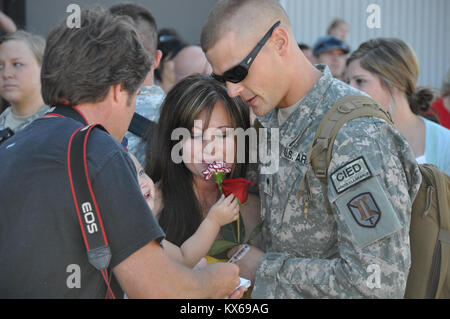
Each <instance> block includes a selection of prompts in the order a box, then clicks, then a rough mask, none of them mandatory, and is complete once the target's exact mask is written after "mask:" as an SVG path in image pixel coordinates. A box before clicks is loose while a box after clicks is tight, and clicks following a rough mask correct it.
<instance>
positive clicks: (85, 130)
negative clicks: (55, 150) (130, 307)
mask: <svg viewBox="0 0 450 319" xmlns="http://www.w3.org/2000/svg"><path fill="white" fill-rule="evenodd" d="M96 127H98V128H100V129H103V130H104V128H103V127H102V126H101V125H99V124H97V125H89V126H85V127H81V128H79V129H77V130H76V131H75V132H74V133H73V134H72V136H71V137H70V140H69V146H68V149H67V169H68V175H69V181H70V188H71V192H72V197H73V201H74V204H75V209H76V213H77V218H78V222H79V224H80V228H81V233H82V235H83V241H84V244H85V246H86V250H87V255H88V259H89V262H90V263H91V264H92V265H93V266H94V267H95V268H96V269H98V270H99V271H100V272H101V274H102V277H103V279H104V280H105V282H106V285H107V293H106V296H105V298H115V296H114V293H113V291H112V289H111V286H110V279H111V278H110V277H109V275H108V270H107V268H108V266H109V262H110V260H111V250H110V248H109V244H108V239H107V237H106V233H105V229H104V226H103V221H102V218H101V215H100V211H99V209H98V205H97V201H96V199H95V195H94V192H93V190H92V185H91V182H90V179H89V172H88V166H87V158H86V149H87V142H88V137H89V134H90V133H91V131H92V130H93V129H94V128H96Z"/></svg>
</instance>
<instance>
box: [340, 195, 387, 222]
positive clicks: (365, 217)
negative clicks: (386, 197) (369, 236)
mask: <svg viewBox="0 0 450 319" xmlns="http://www.w3.org/2000/svg"><path fill="white" fill-rule="evenodd" d="M347 207H348V209H349V210H350V213H351V214H352V216H353V218H354V219H355V221H356V222H357V223H358V225H360V226H362V227H368V228H374V227H375V226H376V225H377V223H378V222H379V220H380V218H381V212H380V209H379V208H378V205H377V203H376V202H375V199H374V198H373V196H372V194H371V193H362V194H359V195H358V196H356V197H354V198H353V199H352V200H350V202H348V203H347Z"/></svg>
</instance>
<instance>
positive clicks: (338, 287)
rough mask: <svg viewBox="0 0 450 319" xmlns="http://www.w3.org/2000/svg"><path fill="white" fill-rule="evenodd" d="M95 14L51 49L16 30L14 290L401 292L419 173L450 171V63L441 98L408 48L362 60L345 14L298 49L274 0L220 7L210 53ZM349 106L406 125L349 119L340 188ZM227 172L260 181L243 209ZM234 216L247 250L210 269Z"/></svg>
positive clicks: (9, 132) (3, 251)
mask: <svg viewBox="0 0 450 319" xmlns="http://www.w3.org/2000/svg"><path fill="white" fill-rule="evenodd" d="M1 18H2V16H0V19H1ZM81 21H82V23H81V26H80V28H68V27H67V25H66V21H65V20H64V21H62V22H61V23H60V24H58V25H57V26H55V28H54V29H53V30H52V31H51V32H50V34H49V35H48V37H47V39H43V38H42V37H40V36H37V35H33V34H31V33H29V32H26V31H23V30H16V29H15V28H9V29H7V28H4V29H5V34H4V35H2V37H1V38H0V82H1V83H0V95H1V97H2V98H3V99H4V100H5V101H7V107H6V108H4V109H2V110H1V114H0V132H1V135H0V162H1V163H2V168H1V170H0V188H1V189H2V191H1V192H0V216H1V217H2V223H1V225H0V286H1V287H2V289H1V290H0V297H2V298H104V297H108V298H109V297H115V298H123V297H128V298H226V297H229V298H242V297H243V295H244V293H245V292H246V291H247V287H241V286H239V283H240V277H241V278H246V279H249V280H250V282H251V288H250V290H249V292H248V293H247V294H246V295H245V296H246V297H250V296H251V298H403V297H404V294H405V287H406V284H407V278H408V272H409V269H410V266H411V254H410V246H409V224H410V220H411V209H412V203H413V202H414V199H415V197H416V195H417V193H418V190H419V186H420V183H421V174H420V170H419V167H418V164H422V163H431V164H434V165H436V166H437V167H438V168H439V169H440V170H441V171H443V172H445V173H446V174H450V151H449V150H450V147H449V146H450V130H449V128H450V72H449V73H448V75H447V78H446V79H444V80H443V86H442V89H441V92H440V94H436V93H435V92H434V91H433V90H431V89H429V88H419V87H417V81H418V75H419V74H418V72H419V67H418V61H417V58H416V56H415V53H414V51H413V48H412V47H411V46H410V45H409V44H408V43H406V42H405V41H403V40H401V39H398V38H376V39H370V40H368V41H366V42H364V43H362V44H361V45H360V46H359V47H358V48H356V50H354V51H351V49H350V47H349V46H348V45H347V44H346V42H345V41H346V36H347V34H348V33H349V31H350V26H349V24H348V23H347V22H345V21H343V20H341V19H336V20H335V21H333V22H332V23H331V25H330V27H329V28H328V30H327V35H325V36H323V37H320V38H319V39H318V40H317V42H316V43H315V44H314V46H313V47H312V48H311V47H309V46H307V45H306V44H301V43H300V44H299V43H297V41H296V38H295V35H294V31H293V29H292V27H291V22H290V20H289V18H288V16H287V14H286V12H285V11H284V9H283V7H282V6H281V5H280V4H279V3H278V1H276V0H220V1H217V3H216V4H215V5H214V7H213V9H212V10H211V11H210V13H209V15H208V17H207V19H206V21H205V22H204V24H203V27H202V31H201V35H200V39H201V40H200V45H194V44H190V43H188V42H186V41H185V40H183V39H182V37H181V36H180V35H179V34H178V33H177V32H176V30H173V29H161V30H158V27H157V24H156V21H155V18H154V17H153V15H152V13H151V11H150V10H149V9H147V8H144V7H142V6H140V5H138V4H129V3H127V4H117V5H114V6H112V7H110V8H107V9H105V8H96V9H89V10H84V11H82V13H81ZM2 25H3V24H0V26H2ZM353 95H365V96H370V97H371V98H372V99H373V100H374V101H376V102H377V103H378V104H379V105H380V106H381V108H382V109H383V110H384V111H385V112H386V113H387V114H389V116H390V117H391V118H392V121H393V124H394V125H390V124H389V123H387V122H386V121H384V120H382V119H379V118H375V117H372V116H366V117H361V118H357V119H354V120H352V121H351V122H349V123H347V124H345V125H344V126H343V127H342V128H341V129H340V130H339V132H338V134H337V135H336V140H335V142H334V146H333V152H332V156H331V161H330V164H329V167H328V173H327V174H325V176H324V178H326V179H327V181H329V183H328V187H327V188H326V187H324V185H323V183H322V181H321V180H320V178H319V177H318V176H316V174H315V172H314V171H313V170H312V169H311V164H310V159H311V156H312V153H314V152H313V151H311V150H312V142H313V140H314V136H315V132H316V130H317V128H318V126H319V123H320V122H321V120H322V118H323V117H324V115H325V114H326V113H327V111H328V110H329V109H330V108H331V107H332V106H333V105H335V104H336V102H338V101H340V100H341V99H343V98H345V97H348V96H353ZM136 123H139V124H140V125H142V127H143V128H142V127H141V129H137V128H136V125H137V124H136ZM97 124H98V125H97ZM93 125H96V126H93ZM86 127H90V129H89V130H88V129H86ZM252 128H253V129H255V128H256V129H259V130H261V129H264V131H265V133H266V135H264V136H261V134H260V135H259V144H258V146H259V145H262V144H261V143H263V142H264V141H269V140H273V138H274V136H275V137H278V140H277V141H276V147H275V146H274V145H271V147H270V148H269V149H267V148H266V150H267V151H269V152H272V153H274V152H275V150H278V152H275V156H276V163H277V164H278V165H277V169H276V171H274V172H271V173H270V174H267V173H265V172H267V170H265V169H266V168H267V166H270V165H272V164H273V163H268V162H262V161H259V162H258V163H252V162H250V161H248V158H249V154H250V153H251V152H252V146H253V145H249V144H250V143H244V146H243V148H244V153H245V154H246V156H245V159H246V160H245V161H239V160H238V157H239V156H238V153H239V151H240V148H242V145H241V144H240V143H239V141H237V139H236V136H235V135H234V134H233V132H236V130H242V131H245V132H248V131H249V130H251V129H252ZM179 130H181V131H183V132H184V131H186V132H188V134H187V136H184V137H183V138H184V139H183V140H182V141H181V142H182V143H181V145H180V140H179V139H177V138H178V137H179V136H177V134H175V133H174V132H178V131H179ZM211 130H212V131H213V132H215V133H214V136H213V138H212V139H208V138H205V136H206V135H207V134H206V132H210V131H211ZM139 131H140V132H139ZM83 132H84V133H85V134H87V135H86V136H88V137H86V138H85V139H84V143H82V144H80V145H81V146H80V147H78V145H77V144H76V141H78V136H79V134H82V133H83ZM263 144H264V143H263ZM269 144H270V143H269ZM266 146H267V143H266ZM76 150H78V152H79V153H75V155H72V153H71V151H74V152H75V151H76ZM175 153H176V154H175ZM174 154H175V155H180V157H181V158H182V160H181V161H176V160H174V157H175V156H174ZM77 156H78V157H77ZM196 159H200V160H196ZM229 159H231V160H229ZM272 159H273V158H272ZM78 162H79V163H78ZM219 162H220V163H221V162H223V164H224V169H225V171H226V172H227V175H226V177H225V178H226V179H230V180H231V179H247V180H250V182H249V184H250V183H253V184H254V185H255V187H254V188H250V191H249V194H248V198H246V201H245V204H244V203H243V202H241V199H239V198H238V196H237V195H236V194H231V195H228V196H225V195H224V194H223V193H222V191H221V187H218V186H217V181H216V180H215V179H206V178H205V170H208V169H209V168H210V167H211V165H212V164H215V163H219ZM73 163H75V164H73ZM71 165H80V167H81V169H80V172H81V171H83V172H85V175H86V178H85V182H86V183H87V184H86V185H87V186H86V187H84V188H83V189H79V188H78V186H79V185H78V184H77V183H76V182H75V181H76V178H75V177H74V176H73V174H76V173H77V172H78V171H76V172H75V173H74V171H72V170H71V167H72V166H71ZM355 167H358V170H355ZM352 175H353V176H352ZM83 176H84V175H83ZM83 178H84V177H83ZM303 190H305V191H303ZM85 196H88V198H90V199H89V200H85V199H84V198H85ZM89 196H90V197H89ZM361 203H363V204H364V205H365V206H364V207H366V208H362V206H361V205H362V204H361ZM358 207H359V208H358ZM358 209H359V213H360V215H358ZM364 209H366V210H364ZM364 212H366V213H368V214H369V215H370V216H369V217H367V216H364ZM240 221H242V225H241V226H242V227H241V226H239V225H240V224H239V222H240ZM230 223H235V224H236V225H237V232H238V233H239V234H240V231H241V229H243V228H244V226H243V225H245V232H243V233H242V238H241V240H239V241H238V242H236V244H235V245H232V246H230V247H228V248H229V249H228V250H227V252H226V254H225V256H223V255H222V256H221V257H220V258H219V257H218V259H215V260H214V261H213V260H212V258H208V262H207V261H206V259H205V258H203V257H205V256H208V255H209V254H210V253H211V250H210V249H211V247H212V246H213V245H214V244H217V243H218V244H224V243H226V242H227V241H226V240H225V239H227V238H228V235H229V228H225V226H226V225H230ZM240 227H241V228H240ZM80 229H81V231H80ZM252 230H254V232H252ZM91 240H93V242H98V241H100V242H101V243H102V244H101V245H100V246H99V247H92V245H91V243H92V241H91ZM244 247H245V253H242V252H243V251H244V250H243V248H244ZM208 257H210V256H208ZM212 257H213V256H212ZM224 257H226V260H227V259H229V258H231V259H232V260H233V262H226V260H222V259H223V258H224ZM222 261H224V262H222ZM99 264H101V265H102V266H98V265H99ZM374 264H375V265H377V266H378V267H379V269H380V276H381V277H380V280H379V285H378V286H377V287H375V288H373V287H372V286H370V285H368V284H367V278H368V276H369V275H370V272H368V267H369V266H370V265H374ZM31 269H32V271H31ZM73 269H75V270H73ZM99 270H100V271H99Z"/></svg>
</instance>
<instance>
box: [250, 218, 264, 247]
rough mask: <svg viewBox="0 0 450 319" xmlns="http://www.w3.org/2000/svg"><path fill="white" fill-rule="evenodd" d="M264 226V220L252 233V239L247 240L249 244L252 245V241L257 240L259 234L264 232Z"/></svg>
mask: <svg viewBox="0 0 450 319" xmlns="http://www.w3.org/2000/svg"><path fill="white" fill-rule="evenodd" d="M263 225H264V220H263V221H261V222H260V223H259V224H258V225H256V226H255V228H253V230H252V232H251V233H250V237H249V238H248V240H247V244H249V245H251V244H252V240H253V239H255V237H256V236H258V234H259V233H260V232H261V231H262V228H263Z"/></svg>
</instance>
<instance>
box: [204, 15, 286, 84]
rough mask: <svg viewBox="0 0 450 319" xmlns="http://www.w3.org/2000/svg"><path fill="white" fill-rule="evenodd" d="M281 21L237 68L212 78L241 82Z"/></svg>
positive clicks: (212, 74) (221, 80)
mask: <svg viewBox="0 0 450 319" xmlns="http://www.w3.org/2000/svg"><path fill="white" fill-rule="evenodd" d="M280 23H281V22H280V21H278V22H277V23H275V24H274V25H273V26H272V27H271V28H270V30H269V31H267V33H266V34H265V35H264V37H263V38H262V39H261V40H260V41H259V42H258V44H257V45H256V46H255V48H254V49H253V50H252V51H251V52H250V53H249V55H247V56H246V57H245V59H244V60H242V62H241V63H239V64H238V65H236V66H235V67H233V68H231V69H229V70H228V71H225V72H224V73H223V75H217V74H214V73H211V76H212V77H213V78H214V79H216V80H217V81H220V82H223V83H225V82H232V83H238V82H241V81H242V80H243V79H245V77H246V76H247V74H248V69H249V68H250V66H251V65H252V63H253V61H254V60H255V58H256V56H257V55H258V53H259V51H260V50H261V48H262V47H263V46H264V44H265V43H266V42H267V40H269V38H270V36H271V35H272V32H273V30H275V28H277V27H278V26H279V25H280Z"/></svg>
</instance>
